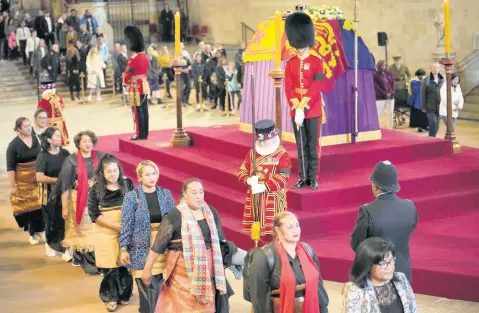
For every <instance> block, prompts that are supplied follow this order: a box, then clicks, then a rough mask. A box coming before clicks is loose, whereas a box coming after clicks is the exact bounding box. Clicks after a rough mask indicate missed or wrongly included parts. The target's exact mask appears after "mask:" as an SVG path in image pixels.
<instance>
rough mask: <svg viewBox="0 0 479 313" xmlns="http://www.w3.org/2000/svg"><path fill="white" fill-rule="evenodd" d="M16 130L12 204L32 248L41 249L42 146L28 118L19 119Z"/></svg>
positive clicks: (10, 158) (10, 168)
mask: <svg viewBox="0 0 479 313" xmlns="http://www.w3.org/2000/svg"><path fill="white" fill-rule="evenodd" d="M14 130H15V131H16V132H17V136H16V137H15V138H14V139H13V140H12V141H11V142H10V143H9V144H8V148H7V173H8V183H9V185H10V203H11V204H12V209H13V215H14V216H15V220H16V221H17V224H18V226H19V227H20V228H23V229H24V230H25V231H28V233H29V234H30V237H29V242H30V244H31V245H38V244H39V243H40V242H41V241H45V233H44V231H45V224H44V220H43V214H42V210H41V208H42V204H41V197H40V192H41V185H40V184H39V183H38V182H37V179H36V176H35V173H36V170H35V166H36V163H35V162H36V159H37V156H38V154H39V153H40V150H41V148H40V143H39V142H38V139H37V137H36V136H32V124H31V123H30V120H29V119H28V118H26V117H19V118H18V119H17V120H16V121H15V127H14Z"/></svg>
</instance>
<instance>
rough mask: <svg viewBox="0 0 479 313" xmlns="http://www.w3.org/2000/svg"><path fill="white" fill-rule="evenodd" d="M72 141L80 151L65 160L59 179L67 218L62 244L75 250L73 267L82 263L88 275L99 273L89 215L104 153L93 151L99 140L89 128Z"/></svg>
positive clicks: (64, 215) (64, 212)
mask: <svg viewBox="0 0 479 313" xmlns="http://www.w3.org/2000/svg"><path fill="white" fill-rule="evenodd" d="M73 141H74V142H75V146H76V147H77V149H78V150H77V152H76V153H74V154H72V155H70V156H69V157H68V158H67V159H66V160H65V162H64V163H63V166H62V169H61V171H60V175H59V177H58V182H57V184H59V187H58V188H57V189H59V190H58V193H59V194H60V195H61V202H62V217H63V219H64V220H65V239H64V240H63V242H62V245H63V247H65V248H67V249H72V250H73V266H81V267H82V268H83V270H84V271H85V273H86V274H87V275H96V274H98V270H97V268H96V265H95V255H94V253H93V250H94V246H93V232H94V227H93V224H92V222H91V219H90V216H89V214H88V209H87V200H88V190H89V189H90V186H91V185H92V184H93V178H94V177H93V176H94V171H95V167H96V166H97V165H98V160H99V159H100V158H101V157H102V156H103V155H102V154H101V153H100V152H96V151H95V150H93V148H94V146H95V145H96V143H97V141H98V140H97V137H96V135H95V133H94V132H92V131H90V130H85V131H81V132H79V133H78V134H77V135H76V136H75V138H74V139H73Z"/></svg>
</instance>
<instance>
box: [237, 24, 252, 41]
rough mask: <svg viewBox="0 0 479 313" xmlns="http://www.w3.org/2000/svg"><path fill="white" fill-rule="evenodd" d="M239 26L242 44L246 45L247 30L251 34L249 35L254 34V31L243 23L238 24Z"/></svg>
mask: <svg viewBox="0 0 479 313" xmlns="http://www.w3.org/2000/svg"><path fill="white" fill-rule="evenodd" d="M240 24H241V39H242V42H244V43H245V44H247V43H248V41H249V40H248V30H249V31H250V32H251V33H253V34H254V33H255V30H254V29H253V28H251V27H250V26H248V25H247V24H246V23H245V22H240Z"/></svg>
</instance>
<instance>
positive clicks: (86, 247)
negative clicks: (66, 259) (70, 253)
mask: <svg viewBox="0 0 479 313" xmlns="http://www.w3.org/2000/svg"><path fill="white" fill-rule="evenodd" d="M72 241H74V240H70V239H67V240H63V241H62V247H63V248H67V249H70V248H71V249H73V250H75V251H79V252H93V251H94V250H95V246H94V245H93V244H79V243H74V242H72Z"/></svg>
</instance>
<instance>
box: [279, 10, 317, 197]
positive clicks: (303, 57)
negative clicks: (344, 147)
mask: <svg viewBox="0 0 479 313" xmlns="http://www.w3.org/2000/svg"><path fill="white" fill-rule="evenodd" d="M285 31H286V35H287V37H288V41H289V44H290V45H291V46H292V47H293V48H295V49H296V51H297V54H296V55H295V56H294V57H292V58H291V59H289V60H288V62H287V63H286V69H285V76H284V80H285V91H286V98H287V99H288V104H289V106H290V109H291V110H290V116H291V119H292V121H293V128H294V137H295V139H296V145H297V148H298V159H299V181H298V182H297V183H296V184H295V185H293V188H302V187H304V186H307V185H309V186H310V187H311V188H312V189H317V188H318V182H317V177H316V176H317V173H318V170H319V155H318V151H317V150H318V149H317V144H318V138H319V137H318V136H319V135H320V134H319V132H320V125H321V117H322V114H323V112H322V109H323V108H322V106H323V101H322V98H321V89H322V85H323V82H322V80H323V78H324V64H323V60H322V59H321V58H320V57H319V56H318V55H317V54H314V53H313V54H310V51H309V48H310V47H313V46H314V44H315V30H314V24H313V21H312V20H311V18H310V17H309V15H307V14H306V13H304V12H301V11H296V12H294V13H292V14H290V15H289V16H288V17H287V18H286V22H285Z"/></svg>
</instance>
